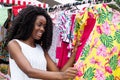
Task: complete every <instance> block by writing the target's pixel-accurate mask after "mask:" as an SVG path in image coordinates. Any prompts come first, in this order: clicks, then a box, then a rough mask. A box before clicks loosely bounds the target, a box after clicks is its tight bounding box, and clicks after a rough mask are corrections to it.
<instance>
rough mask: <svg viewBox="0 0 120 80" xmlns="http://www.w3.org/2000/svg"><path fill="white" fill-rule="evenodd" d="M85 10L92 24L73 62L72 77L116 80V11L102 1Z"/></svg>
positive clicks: (119, 32)
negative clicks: (75, 73) (82, 46)
mask: <svg viewBox="0 0 120 80" xmlns="http://www.w3.org/2000/svg"><path fill="white" fill-rule="evenodd" d="M89 11H90V12H91V13H93V14H94V15H96V24H95V26H94V28H93V30H92V32H91V33H90V36H89V38H88V39H87V41H86V44H85V46H84V48H83V50H82V52H81V56H79V59H78V60H77V62H76V64H75V67H76V68H77V69H78V75H77V76H76V78H75V79H74V80H120V13H119V12H117V11H115V10H112V9H111V8H109V7H108V6H107V5H106V4H99V5H96V6H94V7H93V8H91V10H90V9H89Z"/></svg>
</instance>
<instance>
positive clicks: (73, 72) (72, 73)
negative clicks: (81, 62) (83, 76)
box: [61, 67, 77, 80]
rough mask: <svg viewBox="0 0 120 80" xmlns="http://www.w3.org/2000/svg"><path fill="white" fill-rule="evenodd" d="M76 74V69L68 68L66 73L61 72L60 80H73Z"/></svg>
mask: <svg viewBox="0 0 120 80" xmlns="http://www.w3.org/2000/svg"><path fill="white" fill-rule="evenodd" d="M76 74H77V69H76V68H74V67H69V68H68V69H67V70H66V71H64V72H62V79H61V80H68V79H74V78H75V76H76Z"/></svg>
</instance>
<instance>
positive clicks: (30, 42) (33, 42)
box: [22, 39, 36, 47]
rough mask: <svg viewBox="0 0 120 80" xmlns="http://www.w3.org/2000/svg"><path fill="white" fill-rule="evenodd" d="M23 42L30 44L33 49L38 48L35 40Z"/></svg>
mask: <svg viewBox="0 0 120 80" xmlns="http://www.w3.org/2000/svg"><path fill="white" fill-rule="evenodd" d="M22 42H24V43H26V44H28V45H29V46H31V47H36V45H35V41H34V40H33V39H27V40H22Z"/></svg>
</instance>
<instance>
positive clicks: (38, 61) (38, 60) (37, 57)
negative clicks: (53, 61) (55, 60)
mask: <svg viewBox="0 0 120 80" xmlns="http://www.w3.org/2000/svg"><path fill="white" fill-rule="evenodd" d="M15 40H16V41H17V42H18V44H19V45H20V47H21V50H22V52H23V54H24V56H25V57H26V58H27V60H28V61H29V63H30V64H31V66H32V67H33V68H36V69H40V70H45V71H46V68H47V62H46V59H45V56H44V52H43V49H42V48H41V46H40V45H39V44H36V47H35V48H33V47H31V46H29V45H27V44H25V43H23V42H21V41H20V40H17V39H15ZM9 62H10V72H11V79H10V80H42V79H34V78H29V77H28V76H27V75H26V74H25V73H24V72H23V71H22V70H21V69H20V68H19V67H18V66H17V64H16V62H15V61H14V59H11V58H9Z"/></svg>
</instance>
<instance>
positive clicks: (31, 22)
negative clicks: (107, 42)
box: [7, 6, 77, 80]
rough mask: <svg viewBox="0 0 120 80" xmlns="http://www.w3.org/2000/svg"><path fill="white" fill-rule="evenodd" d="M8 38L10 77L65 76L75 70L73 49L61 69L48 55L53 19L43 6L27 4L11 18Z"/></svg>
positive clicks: (52, 79) (17, 79)
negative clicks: (13, 18)
mask: <svg viewBox="0 0 120 80" xmlns="http://www.w3.org/2000/svg"><path fill="white" fill-rule="evenodd" d="M7 42H8V51H9V53H10V60H9V61H10V74H11V80H41V79H47V80H48V79H49V80H67V79H70V78H74V77H75V75H76V73H77V70H76V69H75V68H72V67H70V66H72V64H73V62H74V58H75V51H74V52H73V54H72V57H71V58H70V59H69V61H68V63H67V64H66V65H65V66H64V67H63V68H62V70H61V71H62V72H59V70H58V68H57V67H56V65H55V64H54V62H53V61H52V60H51V59H50V57H49V55H48V53H47V51H48V49H49V48H50V45H51V42H52V20H51V18H50V17H49V15H48V14H47V12H46V11H45V10H44V9H42V8H39V7H34V6H28V7H27V8H25V9H23V10H22V11H20V13H19V14H18V15H17V16H16V18H15V20H14V21H13V24H12V27H11V29H10V31H9V35H8V37H7ZM68 67H69V68H68ZM47 70H48V71H47ZM51 71H52V72H51Z"/></svg>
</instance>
